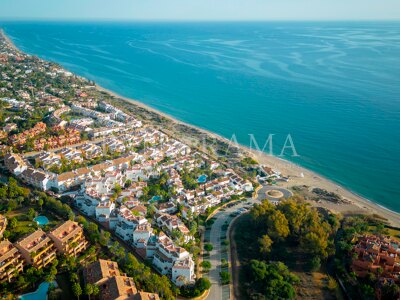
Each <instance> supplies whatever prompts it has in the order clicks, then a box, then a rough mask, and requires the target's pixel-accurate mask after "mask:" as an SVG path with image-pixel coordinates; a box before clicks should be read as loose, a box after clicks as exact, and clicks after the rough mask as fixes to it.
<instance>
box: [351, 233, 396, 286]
mask: <svg viewBox="0 0 400 300" xmlns="http://www.w3.org/2000/svg"><path fill="white" fill-rule="evenodd" d="M353 252H354V253H355V254H356V257H355V258H354V259H353V261H352V264H351V270H352V271H353V272H354V273H356V274H357V276H359V277H365V276H367V275H368V273H374V274H375V275H377V276H378V277H380V278H386V279H391V280H394V282H395V283H397V284H400V243H399V242H398V241H395V240H393V239H390V238H389V237H385V236H376V235H365V236H361V237H359V238H358V242H357V244H356V245H355V246H354V247H353Z"/></svg>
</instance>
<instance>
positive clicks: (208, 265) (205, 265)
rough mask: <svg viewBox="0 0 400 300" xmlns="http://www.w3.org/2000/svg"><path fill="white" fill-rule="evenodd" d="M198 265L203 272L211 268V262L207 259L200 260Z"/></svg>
mask: <svg viewBox="0 0 400 300" xmlns="http://www.w3.org/2000/svg"><path fill="white" fill-rule="evenodd" d="M200 265H201V267H202V268H203V270H204V271H205V272H208V271H209V270H210V269H211V263H210V262H209V261H207V260H204V261H202V262H201V264H200Z"/></svg>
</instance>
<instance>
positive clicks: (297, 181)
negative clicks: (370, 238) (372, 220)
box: [0, 29, 400, 227]
mask: <svg viewBox="0 0 400 300" xmlns="http://www.w3.org/2000/svg"><path fill="white" fill-rule="evenodd" d="M0 35H2V36H3V37H4V39H5V40H6V41H7V43H9V45H10V46H11V47H13V48H14V49H15V50H17V51H18V52H21V50H19V49H18V48H17V47H16V46H15V44H14V43H13V42H12V40H10V38H9V37H8V36H7V35H6V33H5V32H4V31H3V29H1V30H0ZM95 87H96V89H97V90H98V91H100V92H104V93H107V94H109V95H111V96H113V97H114V98H116V99H117V100H118V99H120V100H122V101H124V102H125V103H128V104H130V105H135V106H137V107H140V108H142V109H143V110H146V111H149V112H152V113H154V114H156V115H158V116H162V117H163V118H166V119H168V120H169V121H170V122H172V123H173V124H179V125H182V126H184V127H187V128H190V129H194V130H196V131H199V132H201V133H203V134H204V135H206V136H208V137H211V138H213V139H216V140H219V141H222V142H223V143H229V142H230V141H229V140H228V139H227V138H225V137H222V136H220V135H218V134H216V133H214V132H211V131H208V130H206V129H203V128H200V127H198V126H194V125H191V124H188V123H185V122H183V121H180V120H178V119H176V118H174V117H173V116H171V115H169V114H167V113H164V112H161V111H159V110H157V109H155V108H152V107H150V106H148V105H146V104H144V103H142V102H140V101H138V100H136V99H132V98H128V97H124V96H121V95H119V94H117V93H116V92H113V91H111V90H108V89H106V88H104V87H101V86H99V85H97V84H96V85H95ZM161 125H162V124H159V126H161ZM176 133H178V132H176ZM187 138H188V140H186V141H184V142H188V141H189V142H192V140H190V138H189V137H187ZM236 146H238V147H239V148H240V149H241V150H242V151H244V152H247V153H251V155H252V156H253V157H254V158H255V159H256V160H257V161H258V162H259V163H260V164H265V165H268V166H269V167H271V168H273V169H276V170H278V171H280V172H281V173H282V174H283V175H284V176H289V177H290V181H289V182H279V183H278V186H281V187H285V188H290V187H293V186H299V185H305V186H308V187H310V188H313V187H319V188H323V189H325V190H327V191H329V192H334V193H337V194H339V195H340V196H342V197H343V198H345V199H347V200H349V201H350V202H351V204H339V205H338V204H334V203H331V202H326V201H322V202H321V203H317V202H315V201H308V202H309V203H310V204H311V205H313V206H315V207H322V208H325V209H329V210H331V211H333V212H335V213H341V214H344V215H351V214H366V215H371V214H376V215H379V216H381V217H383V218H385V219H387V220H388V223H390V224H391V225H392V226H396V227H400V213H397V212H394V211H391V210H389V209H387V208H385V207H383V206H381V205H379V204H377V203H375V202H373V201H371V200H368V199H366V198H364V197H362V196H359V195H357V194H356V193H354V192H352V191H350V190H349V189H347V188H344V187H342V186H340V185H338V184H337V183H335V182H334V181H332V180H330V179H328V178H325V177H323V176H321V175H320V174H317V173H316V172H314V171H311V170H309V169H306V168H304V167H302V166H300V165H297V164H295V163H292V162H290V161H288V160H284V159H282V158H279V157H276V156H270V155H268V154H266V153H261V152H259V151H256V150H254V149H250V148H248V147H247V146H244V145H240V144H236ZM301 173H303V174H304V177H301V176H300V174H301Z"/></svg>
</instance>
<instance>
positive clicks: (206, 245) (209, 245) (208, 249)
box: [204, 243, 214, 252]
mask: <svg viewBox="0 0 400 300" xmlns="http://www.w3.org/2000/svg"><path fill="white" fill-rule="evenodd" d="M213 249H214V247H213V245H212V244H210V243H207V244H205V245H204V250H206V251H207V252H211V251H212V250H213Z"/></svg>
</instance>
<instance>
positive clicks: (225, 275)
mask: <svg viewBox="0 0 400 300" xmlns="http://www.w3.org/2000/svg"><path fill="white" fill-rule="evenodd" d="M219 276H220V277H221V284H222V285H225V284H229V283H230V281H231V274H229V272H226V271H222V272H220V273H219Z"/></svg>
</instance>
